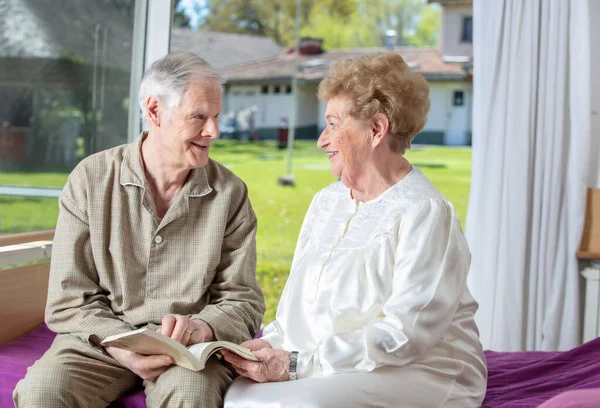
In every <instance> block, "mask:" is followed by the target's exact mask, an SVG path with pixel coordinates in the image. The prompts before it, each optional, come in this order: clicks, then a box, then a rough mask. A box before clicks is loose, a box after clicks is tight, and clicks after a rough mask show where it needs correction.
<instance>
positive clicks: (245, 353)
mask: <svg viewBox="0 0 600 408" xmlns="http://www.w3.org/2000/svg"><path fill="white" fill-rule="evenodd" d="M222 348H224V349H227V350H229V351H231V352H233V353H235V354H237V355H238V356H240V357H243V358H245V359H246V360H251V361H259V360H258V359H257V358H256V357H255V356H254V354H252V352H251V351H250V350H248V349H247V348H245V347H242V346H239V345H237V344H235V343H231V342H228V341H209V342H207V343H198V344H194V345H192V346H190V347H188V350H189V351H190V352H191V353H192V355H193V356H194V357H196V358H197V359H199V360H201V361H204V362H205V361H206V360H208V358H209V357H210V355H211V354H213V353H214V352H216V351H218V350H220V349H222Z"/></svg>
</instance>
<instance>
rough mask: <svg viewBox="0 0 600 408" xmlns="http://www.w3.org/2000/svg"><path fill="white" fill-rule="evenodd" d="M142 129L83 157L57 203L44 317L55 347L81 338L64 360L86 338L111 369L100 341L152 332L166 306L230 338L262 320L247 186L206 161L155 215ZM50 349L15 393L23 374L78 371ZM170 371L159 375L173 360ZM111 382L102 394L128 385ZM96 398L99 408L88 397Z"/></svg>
mask: <svg viewBox="0 0 600 408" xmlns="http://www.w3.org/2000/svg"><path fill="white" fill-rule="evenodd" d="M143 137H144V136H141V137H140V138H138V140H137V141H136V142H134V143H131V144H128V145H124V146H119V147H116V148H113V149H110V150H107V151H104V152H101V153H98V154H96V155H93V156H91V157H89V158H87V159H85V160H84V161H82V162H81V163H80V164H79V165H78V166H77V167H76V168H75V170H73V172H72V173H71V175H70V176H69V179H68V181H67V184H66V185H65V187H64V189H63V192H62V195H61V197H60V200H59V206H60V215H59V218H58V222H57V227H56V233H55V238H54V246H53V251H52V252H53V253H52V263H51V270H50V282H49V291H48V302H47V306H46V323H47V324H48V326H49V327H50V328H51V329H52V330H54V331H55V332H57V333H59V336H58V338H57V342H55V344H54V345H53V349H56V348H57V347H59V344H60V343H61V341H62V342H63V343H64V342H65V340H64V339H63V340H60V339H61V337H63V336H61V335H60V333H64V334H65V335H67V334H69V335H67V336H68V337H70V338H71V339H73V340H75V338H74V337H72V336H71V335H74V336H76V338H79V339H80V340H81V345H78V344H75V343H74V342H73V341H70V344H72V345H73V350H71V351H70V352H69V353H71V354H70V355H71V356H74V355H75V354H77V355H78V354H79V353H80V352H74V354H73V352H72V351H74V350H76V349H77V350H78V349H80V348H81V347H82V346H83V347H84V348H85V346H86V345H88V346H87V347H90V351H89V352H86V353H89V355H91V356H92V358H98V359H99V360H102V361H108V362H109V365H110V361H111V360H112V359H111V358H110V357H108V356H107V355H105V354H104V353H103V352H102V351H101V349H100V348H99V343H100V342H101V341H102V340H103V339H104V338H105V337H107V336H110V335H113V334H117V333H123V332H126V331H129V330H134V329H136V328H139V327H142V326H146V325H149V326H150V327H153V328H155V327H156V326H157V325H159V324H160V322H161V320H162V318H163V317H164V316H165V315H166V314H169V313H174V314H183V315H188V316H190V317H192V318H194V319H202V320H204V321H206V322H207V323H208V324H209V325H210V326H211V327H212V329H213V331H214V333H215V337H216V338H217V339H218V340H229V341H233V342H236V343H240V342H242V341H245V340H248V339H250V338H252V336H253V335H254V334H255V333H256V332H257V330H258V329H259V327H260V322H261V319H262V316H263V313H264V310H265V306H264V300H263V296H262V292H261V290H260V288H259V287H258V285H257V283H256V275H255V274H256V245H255V234H256V217H255V215H254V212H253V211H252V207H251V205H250V202H249V200H248V196H247V189H246V186H245V184H244V183H243V182H242V181H241V180H240V179H239V178H237V177H236V176H235V175H234V174H233V173H232V172H230V171H229V170H228V169H226V168H225V167H224V166H222V165H220V164H218V163H216V162H215V161H212V160H210V161H209V163H208V164H207V165H206V166H205V167H204V168H199V169H195V170H193V171H192V172H191V173H190V176H189V178H188V180H187V182H186V184H185V185H184V187H183V189H182V190H181V192H180V193H179V195H178V196H177V197H176V198H175V201H174V202H173V204H172V205H171V207H170V208H169V210H168V211H167V213H166V215H165V216H164V218H162V219H159V218H158V216H157V211H156V208H155V205H154V200H153V198H152V194H151V192H150V189H149V188H148V187H147V186H146V182H145V176H144V167H143V164H142V157H141V153H140V147H141V142H142V138H143ZM67 343H69V341H68V342H67ZM69 347H70V346H64V347H63V349H64V348H67V349H69ZM53 349H51V350H50V351H49V352H48V353H47V356H44V358H43V359H42V360H41V361H39V362H38V363H36V365H35V366H34V367H33V368H32V369H30V372H29V373H28V376H27V377H26V380H23V381H22V383H23V384H20V385H19V386H17V391H18V392H15V400H17V399H21V400H23V398H25V397H26V396H27V395H29V394H31V393H33V394H35V393H36V392H34V391H35V390H36V388H35V387H36V385H34V384H35V383H36V382H35V381H33V379H32V378H29V380H28V377H36V376H37V375H38V374H39V375H43V374H44V375H48V374H49V373H48V372H46V373H42V371H44V370H51V368H50V367H66V368H65V371H64V372H73V373H75V370H72V369H71V368H70V366H69V361H74V360H72V359H71V357H69V358H67V359H66V360H65V364H66V365H65V366H60V364H58V365H57V364H56V363H57V362H60V361H58V360H56V361H55V360H52V362H51V361H48V359H56V358H58V359H59V360H60V358H61V356H62V355H63V354H64V353H63V354H61V353H60V352H59V353H57V351H56V350H53ZM94 349H95V350H97V353H96V352H94V351H93V350H94ZM69 353H67V354H69ZM112 361H113V362H114V360H112ZM61 364H62V363H61ZM36 366H37V367H36ZM56 369H57V370H58V369H59V368H56ZM83 369H84V370H85V369H86V367H83ZM118 369H120V368H117V367H116V366H115V367H108V366H107V367H106V370H107V371H106V372H105V373H104V374H103V376H104V375H105V376H106V377H102V378H99V379H94V381H97V382H98V384H99V385H100V386H101V387H104V386H107V385H106V384H104V382H105V379H106V378H109V377H110V378H112V379H113V380H110V381H116V379H117V378H121V377H119V376H121V375H122V373H120V372H119V371H118ZM174 369H175V370H173V369H170V370H168V371H167V372H166V373H168V372H169V371H174V372H175V373H177V372H180V371H177V370H179V369H181V368H180V367H174ZM61 370H62V369H61ZM181 370H183V371H181V373H182V376H183V377H186V378H187V377H189V378H191V383H192V384H195V383H199V382H201V381H199V379H198V378H201V377H198V378H196V377H194V375H200V376H202V375H203V374H202V373H194V372H191V371H189V370H185V369H181ZM223 370H225V369H224V368H223ZM100 371H102V370H99V371H98V373H100ZM204 371H207V370H204ZM64 372H63V371H61V372H60V373H58V372H57V374H56V375H62V373H64ZM166 373H165V374H166ZM165 374H163V375H162V376H161V377H163V376H165ZM98 375H99V374H98ZM204 375H209V373H205V374H204ZM228 375H230V374H223V373H221V374H219V375H218V376H217V375H213V377H215V378H216V377H219V378H220V380H219V381H220V383H219V386H218V387H213V388H215V391H216V392H219V390H221V391H224V387H225V386H226V385H227V384H228V383H229V382H230V381H231V379H230V378H227V376H228ZM90 376H93V373H92V371H91V370H90ZM75 377H78V378H80V377H79V375H75ZM161 377H159V380H160V378H161ZM171 377H172V375H171ZM183 377H181V376H180V379H181V381H183ZM209 377H210V375H209ZM57 380H58V379H57ZM90 380H92V379H91V378H90ZM28 381H29V382H28ZM107 381H109V380H107ZM37 384H39V382H37ZM101 384H103V385H101ZM182 384H183V383H182ZM73 385H74V386H76V384H73ZM82 385H83V383H82ZM158 385H160V381H159V382H158ZM115 386H116V383H115ZM149 386H150V387H156V386H155V385H153V384H150V385H149ZM176 386H177V384H171V385H170V387H171V388H172V387H176ZM181 386H183V385H181V384H180V387H181ZM117 388H121V389H120V390H118V391H119V392H116V391H114V392H112V393H111V395H110V398H109V397H106V398H105V399H108V400H111V399H112V398H114V397H115V395H118V393H120V392H122V391H123V390H124V387H120V386H117ZM167 388H168V387H167ZM19 390H24V391H23V392H20V391H19ZM32 390H33V391H32ZM25 391H27V392H25ZM85 391H86V392H88V391H89V390H88V389H85ZM146 391H147V393H148V391H149V389H148V384H147V388H146ZM188 391H191V390H188ZM115 392H116V394H115ZM113 394H115V395H113ZM161 398H162V397H161ZM217 399H218V398H217ZM211 400H212V401H215V398H212V399H211ZM87 404H88V403H86V405H87ZM96 404H98V406H102V405H103V403H102V402H98V401H95V402H94V403H92V401H91V400H90V402H89V405H90V406H92V405H94V406H95V405H96ZM157 404H158V405H161V404H162V403H157ZM152 405H155V404H152Z"/></svg>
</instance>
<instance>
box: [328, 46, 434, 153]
mask: <svg viewBox="0 0 600 408" xmlns="http://www.w3.org/2000/svg"><path fill="white" fill-rule="evenodd" d="M318 96H319V99H320V100H322V101H327V100H329V99H331V98H333V97H336V96H344V97H346V98H349V99H350V101H351V102H352V106H351V108H350V111H349V114H350V115H351V116H352V117H354V118H357V119H368V118H371V117H372V116H373V115H375V114H376V113H383V114H384V115H385V116H386V117H387V118H388V120H389V122H390V125H389V135H390V136H391V137H390V138H389V140H390V147H391V149H392V150H393V151H395V152H398V153H404V151H405V150H406V149H409V148H410V143H411V141H412V140H413V138H414V137H415V136H416V135H417V134H418V133H419V132H420V131H421V130H423V127H424V126H425V123H426V122H427V113H428V112H429V105H430V102H429V85H428V84H427V81H425V78H423V75H421V74H418V73H415V72H411V70H410V68H409V67H408V65H407V64H406V63H405V62H404V59H403V58H402V57H401V56H400V55H399V54H396V53H389V54H382V55H376V56H362V57H359V58H358V59H354V60H342V61H337V62H335V63H334V64H333V66H332V71H331V74H330V75H328V76H327V77H325V79H323V81H321V83H320V84H319V92H318Z"/></svg>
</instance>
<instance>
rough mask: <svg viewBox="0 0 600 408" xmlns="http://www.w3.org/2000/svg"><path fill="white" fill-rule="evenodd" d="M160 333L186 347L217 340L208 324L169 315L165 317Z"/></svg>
mask: <svg viewBox="0 0 600 408" xmlns="http://www.w3.org/2000/svg"><path fill="white" fill-rule="evenodd" d="M159 333H161V334H164V335H165V336H167V337H170V338H172V339H173V340H175V341H177V342H179V343H181V344H183V345H184V346H189V345H190V344H196V343H204V342H205V341H214V340H215V333H214V332H213V329H212V328H211V327H210V326H209V324H208V323H206V322H205V321H204V320H197V319H190V318H189V317H188V316H184V315H175V314H168V315H166V316H165V317H163V319H162V325H161V327H160V329H159Z"/></svg>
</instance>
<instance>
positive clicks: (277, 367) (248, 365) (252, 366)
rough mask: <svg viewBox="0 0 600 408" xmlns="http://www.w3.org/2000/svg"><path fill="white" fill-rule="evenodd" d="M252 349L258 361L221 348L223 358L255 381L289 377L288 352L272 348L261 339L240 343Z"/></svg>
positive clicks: (286, 379)
mask: <svg viewBox="0 0 600 408" xmlns="http://www.w3.org/2000/svg"><path fill="white" fill-rule="evenodd" d="M241 346H244V347H246V348H248V349H250V350H251V351H252V354H254V355H255V356H256V358H258V359H259V360H260V361H250V360H246V359H245V358H243V357H240V356H238V355H237V354H234V353H231V352H229V351H226V350H221V354H223V358H225V361H227V362H228V363H229V364H231V366H232V367H233V368H234V369H235V371H237V372H238V374H240V375H243V376H244V377H248V378H250V379H252V380H254V381H256V382H261V383H264V382H279V381H288V380H289V379H290V353H289V352H287V351H285V350H280V349H274V348H272V347H271V345H270V344H269V343H268V342H267V341H265V340H261V339H256V340H249V341H246V342H244V343H242V344H241Z"/></svg>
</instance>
